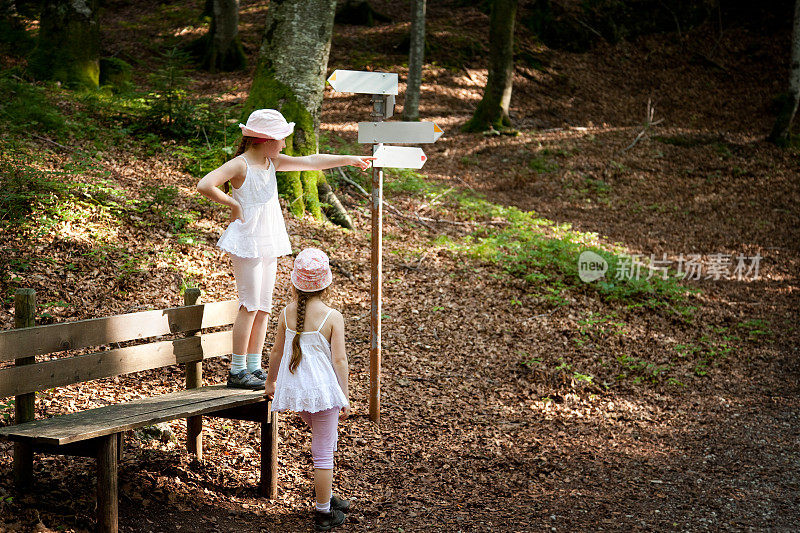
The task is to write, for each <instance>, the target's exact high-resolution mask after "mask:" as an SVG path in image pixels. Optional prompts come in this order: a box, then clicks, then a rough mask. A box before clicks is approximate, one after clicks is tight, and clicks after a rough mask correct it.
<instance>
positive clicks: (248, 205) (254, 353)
mask: <svg viewBox="0 0 800 533" xmlns="http://www.w3.org/2000/svg"><path fill="white" fill-rule="evenodd" d="M239 127H240V128H241V129H242V134H243V137H242V141H241V143H240V144H239V149H238V150H237V152H236V156H235V157H234V158H233V159H231V160H230V161H228V162H227V163H225V164H224V165H222V166H221V167H219V168H217V169H215V170H212V171H211V172H209V173H208V174H206V175H205V176H204V177H203V179H201V180H200V183H198V184H197V190H198V191H199V192H200V193H201V194H202V195H203V196H205V197H207V198H209V199H210V200H213V201H215V202H218V203H221V204H223V205H226V206H228V207H230V208H231V223H230V225H229V226H228V228H227V229H226V230H225V231H224V232H223V233H222V236H221V237H220V239H219V241H218V242H217V246H219V247H220V248H222V249H223V250H225V251H226V252H228V253H229V254H230V257H231V263H232V264H233V273H234V276H235V278H236V292H237V293H238V296H239V304H240V305H239V313H238V315H237V316H236V321H235V322H234V325H233V346H232V357H231V371H230V374H229V375H228V386H229V387H238V388H246V389H253V390H260V389H263V388H264V385H265V380H266V373H265V372H264V371H263V370H262V368H261V352H262V350H263V348H264V338H265V336H266V333H267V326H268V324H269V313H270V312H271V311H272V292H273V290H274V288H275V276H276V273H277V268H278V257H280V256H283V255H288V254H290V253H291V251H292V250H291V245H290V244H289V236H288V234H287V233H286V224H285V223H284V220H283V213H282V212H281V207H280V204H279V203H278V184H277V179H276V176H275V172H276V171H283V172H290V171H302V170H323V169H326V168H333V167H338V166H345V165H353V166H356V167H358V168H360V169H362V170H366V169H367V168H369V166H370V164H371V163H370V162H371V161H372V160H373V159H374V157H361V156H354V155H328V154H314V155H307V156H303V157H291V156H288V155H284V154H282V153H281V150H283V148H284V147H285V146H286V142H285V140H284V139H285V138H286V137H288V136H289V135H291V134H292V132H293V131H294V122H286V119H285V118H284V117H283V115H281V114H280V112H278V111H276V110H274V109H259V110H257V111H253V113H251V114H250V117H249V118H248V119H247V125H245V124H239ZM229 183H230V185H232V186H233V196H228V195H227V194H226V193H225V192H223V191H221V190H220V189H219V188H218V187H219V186H220V185H223V184H224V186H225V188H226V192H227V187H228V184H229Z"/></svg>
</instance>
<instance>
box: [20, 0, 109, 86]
mask: <svg viewBox="0 0 800 533" xmlns="http://www.w3.org/2000/svg"><path fill="white" fill-rule="evenodd" d="M98 4H99V0H74V1H66V0H49V1H48V2H46V3H45V5H44V6H43V8H42V18H41V22H40V25H41V26H40V29H39V40H38V42H37V45H36V49H35V50H34V51H33V52H32V53H31V57H30V58H29V60H28V68H29V69H30V72H31V73H32V74H33V75H34V76H35V77H37V78H39V79H44V80H55V81H60V82H62V83H63V84H65V85H67V86H69V87H86V88H90V89H96V88H98V87H99V86H100V31H99V25H98V22H97V9H98Z"/></svg>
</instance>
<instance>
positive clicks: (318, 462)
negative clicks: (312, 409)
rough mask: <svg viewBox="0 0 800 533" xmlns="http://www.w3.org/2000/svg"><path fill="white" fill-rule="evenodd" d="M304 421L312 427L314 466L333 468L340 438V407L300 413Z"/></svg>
mask: <svg viewBox="0 0 800 533" xmlns="http://www.w3.org/2000/svg"><path fill="white" fill-rule="evenodd" d="M298 414H299V415H300V418H302V419H303V422H305V423H306V424H308V425H309V426H310V427H311V456H312V457H313V458H314V468H329V469H333V452H334V451H336V441H337V440H338V439H339V431H338V429H339V408H338V407H333V408H331V409H326V410H325V411H318V412H316V413H309V412H308V411H300V412H299V413H298Z"/></svg>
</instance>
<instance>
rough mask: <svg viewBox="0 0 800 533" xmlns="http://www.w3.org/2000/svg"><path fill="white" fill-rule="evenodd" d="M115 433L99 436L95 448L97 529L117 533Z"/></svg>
mask: <svg viewBox="0 0 800 533" xmlns="http://www.w3.org/2000/svg"><path fill="white" fill-rule="evenodd" d="M117 505H118V495H117V435H116V434H114V435H108V436H105V437H101V438H100V445H99V446H98V450H97V531H100V532H102V533H117V521H118V508H117Z"/></svg>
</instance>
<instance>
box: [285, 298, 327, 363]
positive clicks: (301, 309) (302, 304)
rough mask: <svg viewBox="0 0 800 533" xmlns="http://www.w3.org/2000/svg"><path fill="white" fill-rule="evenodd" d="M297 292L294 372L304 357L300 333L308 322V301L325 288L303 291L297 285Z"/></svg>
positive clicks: (292, 361) (293, 341)
mask: <svg viewBox="0 0 800 533" xmlns="http://www.w3.org/2000/svg"><path fill="white" fill-rule="evenodd" d="M295 292H296V293H297V325H296V326H295V335H294V339H292V358H291V359H290V360H289V372H291V373H292V374H294V371H295V370H297V366H298V365H299V364H300V360H301V359H302V358H303V352H302V351H301V350H300V334H302V333H303V329H304V328H305V322H306V302H307V301H308V300H310V299H311V298H313V297H315V296H322V294H323V293H324V292H325V289H322V290H321V291H312V292H307V291H301V290H300V289H298V288H296V287H295Z"/></svg>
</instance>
